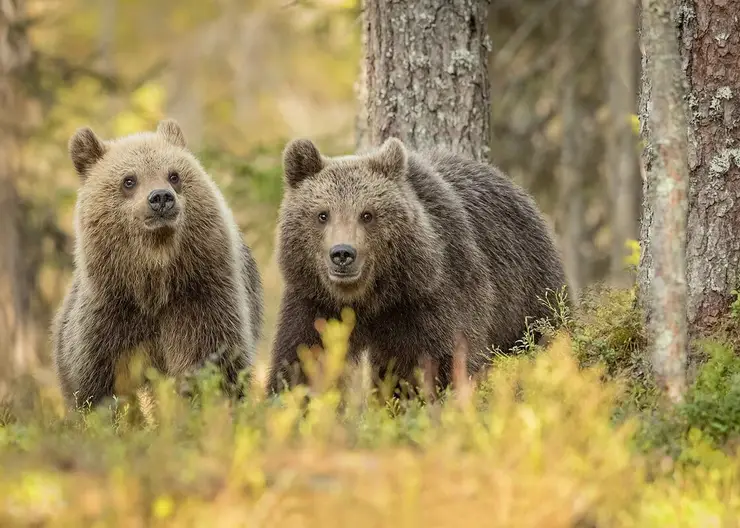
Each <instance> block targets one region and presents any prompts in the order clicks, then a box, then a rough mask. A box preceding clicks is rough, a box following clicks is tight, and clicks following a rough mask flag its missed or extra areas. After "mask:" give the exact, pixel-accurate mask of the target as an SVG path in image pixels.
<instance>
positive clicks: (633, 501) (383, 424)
mask: <svg viewBox="0 0 740 528" xmlns="http://www.w3.org/2000/svg"><path fill="white" fill-rule="evenodd" d="M632 295H633V294H632V292H630V291H612V292H609V291H602V292H599V293H598V294H597V295H595V297H592V298H591V300H587V302H586V303H585V304H584V309H583V310H582V311H581V312H579V313H578V314H576V315H575V316H573V317H567V318H565V319H564V321H563V322H564V323H565V332H563V333H560V334H557V335H553V336H551V337H553V341H552V343H551V344H550V345H549V347H548V348H547V349H542V348H540V347H538V346H537V345H535V344H533V343H531V342H528V341H527V340H526V339H525V340H523V344H522V347H521V349H520V351H519V352H520V353H519V354H516V355H512V356H497V357H496V359H495V360H494V365H493V368H492V369H491V371H490V373H489V375H488V376H486V377H484V378H483V379H480V380H478V381H477V384H476V386H474V387H472V386H468V385H467V384H464V386H463V387H462V388H463V390H460V391H457V392H455V393H447V394H444V395H442V397H441V398H440V399H438V400H429V403H427V404H423V403H421V402H420V401H400V402H399V401H395V402H394V403H388V402H385V401H384V400H383V399H382V398H379V397H377V395H376V394H374V393H372V392H371V391H369V390H368V389H367V384H366V383H363V382H362V377H361V376H358V375H355V374H357V372H350V374H351V375H350V377H349V378H343V376H345V375H347V372H346V371H345V370H343V361H342V358H343V355H344V353H345V351H346V338H347V335H348V334H349V332H350V331H351V326H352V314H351V313H347V314H345V316H344V321H343V322H339V321H330V322H328V323H327V324H326V325H324V327H322V330H323V332H324V335H323V337H324V345H325V346H324V349H325V350H324V353H323V354H322V355H321V356H320V358H321V359H320V362H319V363H318V364H315V365H314V367H315V372H316V376H315V378H314V380H313V383H312V387H311V391H312V398H311V399H310V403H309V404H308V407H307V408H304V406H303V402H304V396H305V395H306V393H307V391H308V390H309V389H308V388H306V387H300V388H298V389H295V390H294V391H293V392H291V393H285V394H283V395H282V396H281V397H280V398H277V399H266V398H265V397H264V395H263V391H262V387H261V386H260V382H261V381H262V377H263V376H262V375H261V373H258V375H257V376H256V378H257V381H256V382H255V383H254V384H253V385H251V386H248V387H247V393H248V396H247V397H246V398H245V399H244V400H243V401H241V402H239V403H231V402H229V401H227V400H226V399H224V398H223V397H222V396H221V395H220V394H219V389H218V386H219V385H218V379H217V376H216V375H215V373H214V372H212V371H208V370H206V371H204V372H202V373H201V374H200V375H199V376H198V378H197V380H196V391H195V395H194V397H193V398H192V399H191V400H186V399H185V398H182V397H180V396H178V395H177V393H176V391H175V387H174V384H173V382H172V381H171V380H166V379H158V378H156V377H155V378H154V379H153V382H152V387H153V388H152V392H151V393H150V394H149V397H150V398H151V399H152V400H153V401H154V405H153V406H152V407H151V408H150V409H149V410H147V411H146V412H142V410H141V408H140V406H139V405H138V403H137V401H138V400H136V399H129V400H126V399H121V400H119V401H117V402H115V403H114V404H112V405H109V406H102V407H101V408H98V409H95V410H92V411H89V412H82V411H78V412H72V413H65V412H64V410H63V407H62V406H61V401H60V399H59V395H58V391H57V390H56V388H55V387H54V386H43V385H40V384H38V383H31V382H28V381H23V380H18V382H17V384H16V388H15V390H14V392H13V394H14V395H15V397H14V398H13V399H12V400H11V401H8V402H6V403H5V404H4V406H3V407H1V408H0V526H142V527H143V526H178V527H179V526H219V527H222V526H225V527H229V526H248V527H258V526H265V527H282V526H286V527H287V526H291V527H294V526H295V527H298V526H306V527H311V526H322V527H323V526H337V527H339V526H349V525H353V526H355V525H359V526H368V527H369V526H409V527H411V526H413V527H424V528H426V527H435V526H466V527H475V526H511V527H527V526H548V527H560V526H562V527H565V526H568V527H575V526H583V527H585V526H599V527H601V526H636V527H637V526H639V527H645V526H650V527H652V526H736V525H738V521H737V519H738V518H740V482H739V481H738V477H739V476H740V474H739V473H738V471H739V470H740V453H738V452H737V450H736V445H737V438H738V432H739V431H740V359H738V357H737V355H736V351H735V349H734V345H733V343H732V340H720V339H715V340H710V341H709V342H708V343H707V344H705V345H704V349H703V350H704V353H705V355H706V357H707V358H708V359H707V361H706V363H705V364H704V365H703V366H702V367H701V369H700V370H699V374H698V376H697V378H696V380H695V381H694V382H693V384H692V386H691V388H690V390H689V393H688V394H687V398H686V400H685V402H684V403H683V404H682V405H681V406H678V407H669V406H667V405H666V404H665V403H664V402H663V401H662V400H661V398H660V395H659V393H658V392H657V391H656V390H655V388H654V387H653V385H652V381H651V374H650V370H649V365H648V364H646V362H645V361H644V357H645V340H644V336H643V331H642V328H641V325H640V318H639V313H638V312H636V311H635V309H634V307H633V302H632V301H633V298H632ZM340 379H345V381H344V382H343V383H339V380H340ZM467 389H472V390H467Z"/></svg>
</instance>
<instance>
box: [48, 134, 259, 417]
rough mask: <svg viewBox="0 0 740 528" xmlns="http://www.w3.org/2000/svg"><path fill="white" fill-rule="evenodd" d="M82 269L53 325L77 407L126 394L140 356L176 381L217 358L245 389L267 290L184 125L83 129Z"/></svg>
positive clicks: (61, 368)
mask: <svg viewBox="0 0 740 528" xmlns="http://www.w3.org/2000/svg"><path fill="white" fill-rule="evenodd" d="M69 153H70V157H71V158H72V162H73V164H74V167H75V169H76V170H77V173H78V174H79V177H80V180H81V186H80V189H79V192H78V197H77V204H76V209H75V231H76V244H75V271H74V276H73V280H72V284H71V286H70V289H69V290H68V292H67V295H66V297H65V299H64V302H63V304H62V306H61V307H60V309H59V311H58V312H57V315H56V317H55V319H54V322H53V325H52V341H53V354H54V363H55V367H56V371H57V375H58V378H59V381H60V384H61V387H62V392H63V394H64V397H65V399H66V400H67V402H68V404H70V405H72V404H74V403H75V402H76V403H77V404H78V405H79V404H83V403H85V402H89V403H90V404H92V405H96V404H98V403H100V401H101V399H103V398H104V397H107V396H111V395H113V393H114V383H115V379H114V378H115V375H116V369H117V368H119V366H120V365H121V364H125V363H126V361H127V359H128V358H129V356H130V355H131V354H132V353H133V352H134V351H141V350H144V351H145V352H146V356H147V359H148V362H149V363H150V364H151V365H152V366H154V367H155V368H157V369H159V370H160V371H161V372H164V373H165V374H168V375H180V374H187V373H190V372H192V371H193V370H195V369H197V368H199V367H201V366H203V365H204V364H205V362H206V361H207V360H213V361H215V362H216V363H217V364H218V366H219V367H220V369H221V371H222V373H223V374H224V381H225V382H226V387H227V388H233V387H234V383H235V382H236V381H237V375H238V372H239V371H240V370H242V369H244V368H245V367H248V366H250V364H251V361H252V358H253V355H254V353H255V346H256V342H257V340H258V339H259V337H260V334H261V326H262V318H263V315H262V311H263V308H262V295H263V293H262V284H261V279H260V275H259V273H258V270H257V266H256V263H255V261H254V259H253V257H252V254H251V252H250V250H249V248H248V247H247V246H246V245H245V244H244V242H243V240H242V237H241V235H240V233H239V230H238V228H237V225H236V223H235V221H234V218H233V216H232V213H231V211H230V209H229V207H228V205H227V204H226V201H225V200H224V197H223V196H222V194H221V192H220V191H219V189H218V188H217V186H216V184H215V183H214V182H213V180H212V179H211V178H210V176H209V175H208V174H206V172H205V170H204V169H203V167H202V166H201V164H200V163H199V162H198V160H197V159H196V158H195V157H194V156H193V154H192V153H191V152H190V151H189V150H188V149H187V147H186V143H185V138H184V136H183V134H182V131H181V130H180V127H179V126H178V125H177V123H176V122H175V121H173V120H163V121H161V122H160V123H159V125H158V127H157V131H156V132H155V133H152V132H146V133H139V134H134V135H131V136H127V137H124V138H120V139H116V140H111V141H102V140H101V139H99V138H98V137H97V136H96V135H95V133H94V132H93V131H92V130H91V129H90V128H82V129H79V130H78V131H77V132H76V133H75V135H74V136H73V137H72V138H71V139H70V142H69Z"/></svg>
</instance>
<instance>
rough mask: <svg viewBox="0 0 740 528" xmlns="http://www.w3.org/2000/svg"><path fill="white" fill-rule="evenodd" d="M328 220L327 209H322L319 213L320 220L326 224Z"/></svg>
mask: <svg viewBox="0 0 740 528" xmlns="http://www.w3.org/2000/svg"><path fill="white" fill-rule="evenodd" d="M327 220H329V213H327V212H326V211H321V212H320V213H319V222H320V223H322V224H325V223H326V222H327Z"/></svg>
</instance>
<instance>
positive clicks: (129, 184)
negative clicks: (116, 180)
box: [123, 176, 136, 189]
mask: <svg viewBox="0 0 740 528" xmlns="http://www.w3.org/2000/svg"><path fill="white" fill-rule="evenodd" d="M135 185H136V176H126V177H125V178H124V179H123V187H124V189H133V188H134V186H135Z"/></svg>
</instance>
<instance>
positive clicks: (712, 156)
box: [681, 0, 740, 335]
mask: <svg viewBox="0 0 740 528" xmlns="http://www.w3.org/2000/svg"><path fill="white" fill-rule="evenodd" d="M681 13H682V15H683V16H682V19H681V24H682V32H681V49H682V50H683V67H684V75H685V76H686V78H687V80H688V86H689V94H688V100H689V102H690V105H691V107H690V110H691V112H690V114H689V147H688V160H689V169H690V191H689V220H688V242H687V281H688V318H689V332H690V334H691V335H700V334H703V333H705V332H708V331H711V330H712V328H713V327H714V326H715V324H716V323H717V321H718V320H719V318H720V317H721V316H722V315H724V314H726V313H727V312H728V310H729V305H730V303H731V299H732V293H731V292H732V290H733V289H735V288H738V286H740V284H739V281H738V274H740V23H739V22H738V19H740V1H738V0H728V1H725V2H719V1H716V0H693V1H689V0H683V1H682V2H681Z"/></svg>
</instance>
